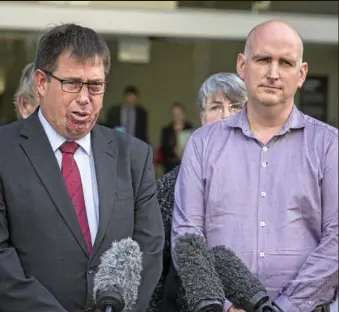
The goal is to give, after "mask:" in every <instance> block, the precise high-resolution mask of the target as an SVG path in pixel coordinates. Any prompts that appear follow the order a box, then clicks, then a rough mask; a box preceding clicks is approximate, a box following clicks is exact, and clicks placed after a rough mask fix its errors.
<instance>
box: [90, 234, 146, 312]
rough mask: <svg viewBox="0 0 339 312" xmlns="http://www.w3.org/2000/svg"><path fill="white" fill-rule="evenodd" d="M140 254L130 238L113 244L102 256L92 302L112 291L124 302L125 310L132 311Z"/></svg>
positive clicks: (138, 282) (137, 246)
mask: <svg viewBox="0 0 339 312" xmlns="http://www.w3.org/2000/svg"><path fill="white" fill-rule="evenodd" d="M141 271H142V252H141V251H140V247H139V244H138V243H137V242H135V241H134V240H132V239H131V238H127V239H122V240H121V241H118V242H113V243H112V245H111V247H110V248H109V249H108V250H107V251H106V252H105V253H104V254H103V255H102V257H101V261H100V265H99V268H98V271H97V273H96V275H95V277H94V300H95V301H97V300H99V299H100V298H99V296H100V293H109V292H110V291H114V292H115V293H116V294H117V295H118V296H120V297H121V298H122V300H123V301H124V302H123V303H124V305H125V308H126V309H127V310H130V309H132V307H133V305H134V304H135V302H136V300H137V297H138V287H139V285H140V280H141Z"/></svg>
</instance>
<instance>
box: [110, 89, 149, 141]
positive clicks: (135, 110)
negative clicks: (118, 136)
mask: <svg viewBox="0 0 339 312" xmlns="http://www.w3.org/2000/svg"><path fill="white" fill-rule="evenodd" d="M105 126H107V127H109V128H116V129H117V130H120V131H122V132H126V133H129V134H131V135H133V136H135V137H136V138H138V139H140V140H142V141H144V142H146V143H148V142H149V140H148V112H147V111H146V109H145V108H143V107H142V106H141V105H140V93H139V90H138V89H137V88H136V87H135V86H127V87H126V88H125V90H124V103H123V105H121V106H113V107H112V108H111V109H110V111H109V112H108V114H107V118H106V122H105Z"/></svg>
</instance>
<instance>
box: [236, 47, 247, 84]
mask: <svg viewBox="0 0 339 312" xmlns="http://www.w3.org/2000/svg"><path fill="white" fill-rule="evenodd" d="M237 73H238V76H239V77H240V78H241V79H242V80H244V77H245V55H244V54H242V53H239V54H238V57H237Z"/></svg>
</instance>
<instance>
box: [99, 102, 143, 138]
mask: <svg viewBox="0 0 339 312" xmlns="http://www.w3.org/2000/svg"><path fill="white" fill-rule="evenodd" d="M120 116H121V106H113V107H112V108H111V109H110V110H109V112H108V113H107V118H106V121H105V123H104V125H105V126H107V127H109V128H114V127H119V126H121V120H120ZM135 123H136V124H135V137H136V138H138V139H140V140H141V141H144V142H146V143H149V138H148V113H147V111H146V110H145V109H144V108H143V107H141V106H137V107H136V121H135Z"/></svg>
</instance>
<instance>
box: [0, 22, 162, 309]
mask: <svg viewBox="0 0 339 312" xmlns="http://www.w3.org/2000/svg"><path fill="white" fill-rule="evenodd" d="M109 68H110V52H109V49H108V47H107V45H106V43H105V42H104V40H103V39H102V38H101V37H100V36H99V35H98V34H97V33H95V32H94V31H93V30H91V29H89V28H84V27H81V26H78V25H74V24H64V25H62V26H57V27H55V28H53V29H51V30H50V31H48V32H47V33H46V34H44V35H43V36H42V38H41V40H40V42H39V45H38V48H37V53H36V59H35V76H34V77H35V83H36V87H37V92H38V94H39V103H40V108H37V109H36V111H35V112H34V113H33V114H32V115H31V116H29V117H28V118H27V119H24V120H19V121H17V122H14V123H12V124H9V125H6V126H3V127H1V128H0V144H1V149H0V311H4V312H12V311H13V312H14V311H15V312H19V311H25V312H46V311H48V312H65V311H68V312H84V311H87V312H90V311H96V308H95V306H94V303H93V300H92V298H93V278H94V275H95V273H96V271H97V268H98V265H99V263H100V257H101V256H102V254H103V253H104V252H105V251H106V250H107V249H108V248H109V247H110V246H111V243H112V242H113V241H118V240H121V239H123V238H127V237H131V238H132V239H134V240H135V241H136V242H138V244H139V245H140V249H141V251H142V255H143V271H142V280H141V284H140V286H139V294H138V300H137V303H136V306H135V311H138V312H143V311H145V310H146V308H147V305H148V303H149V301H150V299H151V295H152V292H153V290H154V288H155V286H156V284H157V282H158V280H159V277H160V274H161V269H162V250H163V244H164V229H163V222H162V219H161V215H160V210H159V206H158V202H157V199H156V183H155V175H154V168H153V166H152V151H151V148H150V147H149V146H148V145H146V144H145V143H144V142H142V141H140V140H138V139H136V138H133V137H132V136H130V135H128V134H124V133H119V132H116V131H114V130H112V129H108V128H106V127H102V126H100V125H95V123H96V120H97V118H98V115H99V112H100V110H101V108H102V102H103V94H104V91H105V88H106V85H107V84H106V82H105V78H106V77H107V74H108V72H109Z"/></svg>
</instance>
